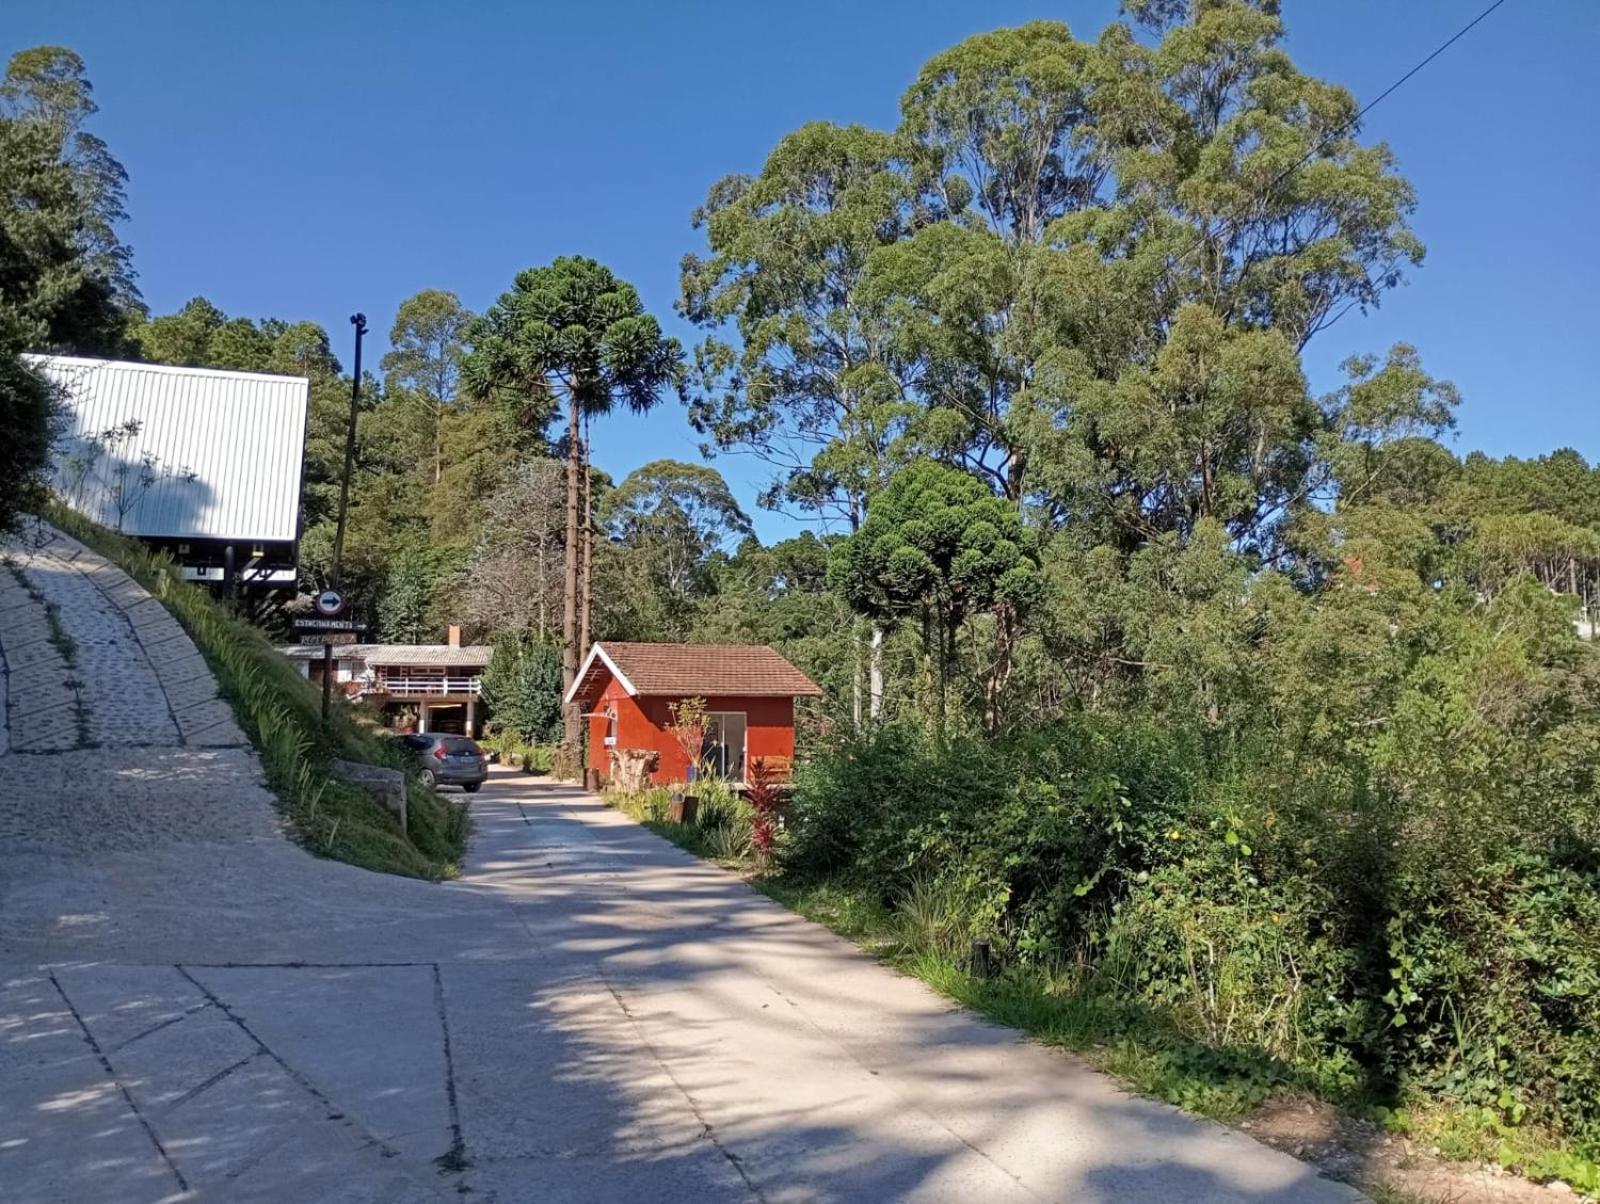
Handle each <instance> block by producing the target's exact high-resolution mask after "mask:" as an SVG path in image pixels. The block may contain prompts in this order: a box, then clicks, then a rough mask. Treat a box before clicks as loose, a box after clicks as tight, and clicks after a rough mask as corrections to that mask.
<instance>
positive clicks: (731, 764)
mask: <svg viewBox="0 0 1600 1204" xmlns="http://www.w3.org/2000/svg"><path fill="white" fill-rule="evenodd" d="M745 728H746V723H745V713H744V712H743V711H712V712H710V713H709V714H707V715H706V734H705V739H704V741H703V742H702V743H701V746H700V759H701V761H702V762H703V763H704V764H705V767H706V772H707V773H710V774H712V775H714V776H715V777H719V778H726V779H727V780H728V781H730V782H742V781H744V745H745Z"/></svg>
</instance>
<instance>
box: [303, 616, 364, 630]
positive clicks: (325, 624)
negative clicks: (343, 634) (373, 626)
mask: <svg viewBox="0 0 1600 1204" xmlns="http://www.w3.org/2000/svg"><path fill="white" fill-rule="evenodd" d="M294 625H295V626H296V627H298V628H300V629H301V630H311V631H362V630H364V625H363V624H361V623H357V622H356V621H355V620H354V619H313V618H301V619H296V620H295V621H294Z"/></svg>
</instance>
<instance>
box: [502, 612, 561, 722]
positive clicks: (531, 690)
mask: <svg viewBox="0 0 1600 1204" xmlns="http://www.w3.org/2000/svg"><path fill="white" fill-rule="evenodd" d="M483 701H484V703H485V704H486V705H487V706H488V707H489V709H490V710H491V711H493V713H494V722H495V727H496V728H498V729H499V730H500V731H501V732H504V733H505V734H507V735H508V736H512V737H515V738H516V739H517V740H520V741H521V742H522V743H524V744H541V743H550V742H552V741H555V740H557V739H559V738H560V736H561V650H560V649H559V648H557V647H555V646H554V645H552V644H549V643H546V642H545V641H542V640H540V639H538V638H537V637H535V636H532V635H528V634H525V633H519V634H512V635H507V636H502V637H501V638H500V639H499V640H496V641H495V645H494V652H493V653H492V654H491V655H490V657H489V663H488V665H487V666H486V667H485V668H484V671H483Z"/></svg>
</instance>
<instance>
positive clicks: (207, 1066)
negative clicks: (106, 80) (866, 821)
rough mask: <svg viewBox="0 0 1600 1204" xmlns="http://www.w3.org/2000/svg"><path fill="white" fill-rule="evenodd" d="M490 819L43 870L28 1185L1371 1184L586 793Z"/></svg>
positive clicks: (10, 1011)
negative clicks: (444, 871)
mask: <svg viewBox="0 0 1600 1204" xmlns="http://www.w3.org/2000/svg"><path fill="white" fill-rule="evenodd" d="M474 809H475V811H476V814H477V824H478V828H477V835H476V837H475V840H474V850H473V858H472V865H471V871H470V873H469V874H468V876H467V877H466V878H465V879H464V880H463V881H461V882H459V883H454V884H450V885H446V886H428V885H426V884H420V883H410V882H404V881H398V880H394V879H387V878H383V877H380V876H378V875H373V874H367V873H363V872H361V871H358V870H352V869H349V868H348V867H344V866H339V865H335V864H331V863H327V862H318V861H315V860H314V859H312V858H310V857H309V856H307V855H305V854H304V853H302V852H300V851H299V850H297V849H295V848H293V847H291V846H289V845H287V844H286V843H284V842H283V841H281V840H273V841H261V840H258V841H254V842H251V843H246V844H234V845H219V844H204V845H201V844H195V845H187V846H178V847H177V848H175V849H173V850H168V851H165V852H158V853H149V852H146V853H113V854H109V855H103V856H99V857H95V858H90V859H83V858H73V859H61V860H51V859H48V858H46V859H43V860H39V859H37V858H36V859H34V860H32V861H30V862H29V864H28V865H27V867H26V869H25V870H24V872H22V873H20V874H16V873H13V874H12V875H11V877H10V881H9V884H8V886H7V888H6V893H5V894H4V896H3V903H4V906H5V907H6V911H7V915H8V921H7V923H6V924H5V926H4V935H3V937H0V982H3V983H4V986H3V988H0V1183H3V1184H5V1185H6V1186H5V1191H4V1196H5V1198H6V1199H7V1200H11V1201H18V1202H22V1201H28V1202H32V1201H45V1200H62V1201H67V1200H71V1201H82V1200H118V1201H130V1202H131V1201H142V1200H152V1201H153V1200H163V1199H176V1198H184V1197H183V1193H184V1192H185V1191H186V1190H187V1191H189V1192H192V1193H194V1196H195V1197H196V1198H204V1199H225V1200H256V1199H260V1200H269V1199H270V1200H371V1201H380V1200H381V1201H402V1200H419V1201H420V1200H435V1199H444V1198H446V1197H452V1196H455V1195H456V1194H457V1192H458V1191H460V1190H462V1189H470V1191H471V1195H470V1196H469V1197H468V1198H474V1199H480V1200H499V1201H535V1200H540V1201H543V1200H584V1201H612V1200H634V1199H649V1200H652V1201H673V1200H685V1201H688V1200H694V1201H715V1200H765V1201H772V1202H778V1201H790V1200H795V1201H800V1200H841V1201H843V1200H850V1201H856V1200H859V1201H883V1200H899V1199H906V1200H912V1199H915V1200H950V1201H1010V1200H1016V1201H1024V1200H1028V1201H1031V1200H1041V1199H1049V1200H1074V1201H1093V1200H1107V1201H1110V1200H1116V1201H1145V1200H1148V1201H1177V1200H1185V1201H1189V1200H1250V1201H1269V1200H1271V1201H1278V1200H1283V1201H1288V1200H1306V1201H1335V1200H1347V1199H1352V1198H1355V1197H1354V1194H1353V1193H1351V1192H1349V1191H1348V1190H1347V1189H1345V1188H1342V1187H1339V1186H1337V1185H1334V1184H1330V1183H1327V1182H1326V1181H1323V1180H1320V1179H1318V1178H1316V1177H1315V1176H1314V1175H1313V1174H1312V1173H1311V1171H1309V1170H1308V1169H1307V1168H1306V1167H1304V1166H1302V1165H1300V1164H1298V1163H1296V1162H1294V1161H1293V1160H1291V1159H1289V1158H1286V1157H1284V1156H1283V1155H1280V1154H1278V1153H1275V1152H1273V1151H1270V1150H1267V1149H1265V1148H1264V1147H1261V1146H1259V1145H1257V1144H1255V1143H1254V1142H1252V1141H1250V1140H1249V1139H1247V1138H1245V1137H1242V1136H1240V1135H1238V1134H1235V1133H1232V1132H1228V1131H1225V1130H1223V1129H1220V1128H1217V1127H1214V1126H1211V1125H1208V1124H1205V1123H1203V1122H1200V1121H1195V1120H1192V1119H1189V1118H1187V1117H1184V1116H1182V1115H1181V1114H1179V1113H1178V1112H1176V1111H1174V1110H1172V1109H1169V1108H1167V1107H1165V1106H1162V1105H1159V1104H1154V1103H1150V1102H1147V1101H1142V1100H1138V1099H1133V1098H1130V1097H1128V1096H1126V1095H1123V1094H1121V1093H1120V1092H1118V1091H1116V1090H1115V1089H1114V1088H1113V1087H1112V1086H1111V1085H1110V1084H1109V1083H1108V1081H1107V1080H1106V1079H1104V1078H1103V1077H1101V1076H1099V1075H1097V1074H1095V1073H1093V1072H1092V1071H1089V1070H1087V1069H1086V1068H1084V1067H1083V1066H1081V1065H1080V1064H1079V1063H1078V1062H1076V1061H1075V1060H1073V1059H1072V1058H1070V1057H1067V1056H1064V1055H1062V1054H1060V1053H1058V1052H1055V1051H1051V1050H1046V1049H1043V1048H1040V1047H1037V1046H1033V1045H1030V1044H1028V1043H1026V1042H1023V1041H1020V1040H1018V1039H1017V1038H1016V1037H1015V1036H1014V1035H1013V1034H1011V1033H1009V1032H1007V1031H1006V1030H1003V1029H999V1028H996V1027H993V1026H990V1025H988V1024H985V1023H983V1022H980V1021H978V1020H975V1019H973V1018H971V1017H969V1016H967V1015H965V1014H964V1013H962V1012H960V1011H957V1010H954V1009H952V1008H951V1007H950V1006H949V1005H948V1004H947V1003H946V1002H944V1001H943V1000H941V999H939V998H938V997H936V996H934V995H933V994H932V993H930V992H928V991H927V990H925V989H924V988H923V987H921V986H920V985H919V984H917V983H915V982H913V981H910V980H908V979H905V978H902V977H900V976H898V975H896V974H894V973H892V972H890V971H888V970H885V969H883V968H882V967H880V966H878V965H876V964H874V963H873V962H871V961H870V960H868V959H866V958H864V957H863V956H861V955H860V954H859V953H858V952H857V951H856V950H855V949H854V948H852V947H850V946H848V945H846V944H845V943H844V942H841V941H839V940H837V939H836V938H834V937H833V936H832V935H831V934H829V933H827V932H826V931H824V930H822V929H820V928H818V927H816V926H814V925H811V924H809V923H806V922H805V921H803V920H800V919H798V918H796V917H794V916H792V915H790V914H789V913H787V912H785V911H783V910H782V909H780V908H778V907H776V906H775V905H773V904H771V903H769V902H768V901H766V900H765V899H763V898H761V897H760V896H757V895H755V894H754V893H753V892H751V891H749V890H748V889H747V888H746V887H744V886H743V885H742V884H741V883H739V882H738V881H737V880H735V879H734V878H732V877H731V876H729V875H727V874H724V873H722V872H721V871H718V870H716V869H714V868H711V867H708V866H706V865H704V864H702V863H699V862H697V861H695V860H693V859H691V858H689V857H688V856H686V855H685V854H683V853H681V852H679V851H678V850H677V849H674V848H672V847H671V846H670V845H667V844H666V843H664V842H662V841H660V840H658V839H657V838H655V837H653V836H651V835H650V834H649V833H647V832H645V831H643V830H642V829H640V828H638V827H637V826H635V825H634V824H632V823H631V822H629V821H628V820H627V819H625V818H624V817H622V816H620V815H618V814H616V813H615V812H613V811H610V810H608V809H606V808H605V807H604V806H603V805H601V804H600V803H599V802H598V801H597V800H595V799H593V798H591V797H588V796H585V795H583V794H581V793H579V792H578V791H576V790H574V789H570V788H565V787H560V786H551V785H545V784H541V783H537V782H534V781H532V780H530V779H525V778H521V777H516V776H511V775H501V776H497V777H496V779H495V780H494V781H493V782H492V783H491V784H490V786H489V787H488V788H487V789H485V791H484V792H483V793H482V794H481V795H479V796H478V799H477V800H476V802H475V803H474ZM24 860H28V859H27V858H24Z"/></svg>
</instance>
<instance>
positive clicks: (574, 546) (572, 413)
mask: <svg viewBox="0 0 1600 1204" xmlns="http://www.w3.org/2000/svg"><path fill="white" fill-rule="evenodd" d="M568 400H569V403H570V407H571V408H570V409H569V411H568V414H567V547H566V553H567V558H566V581H565V583H564V584H565V588H564V589H563V590H562V598H561V686H562V693H563V694H565V693H566V692H567V691H569V690H571V689H572V683H573V682H574V681H576V680H577V677H578V559H579V557H578V538H579V537H578V494H579V488H578V473H579V471H580V470H581V469H582V467H583V445H582V443H581V442H580V440H579V432H578V397H577V392H576V390H574V391H573V393H572V396H571V397H570V398H569V399H568ZM561 720H562V728H561V731H562V735H561V751H562V755H563V757H564V759H565V761H566V767H567V772H569V773H571V772H574V771H579V770H580V765H581V763H580V757H581V755H582V748H581V743H582V742H581V737H580V733H579V727H580V718H579V715H578V704H577V703H576V702H573V703H571V704H569V705H567V706H564V707H563V708H562V715H561Z"/></svg>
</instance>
